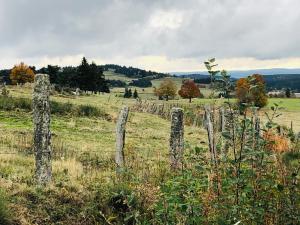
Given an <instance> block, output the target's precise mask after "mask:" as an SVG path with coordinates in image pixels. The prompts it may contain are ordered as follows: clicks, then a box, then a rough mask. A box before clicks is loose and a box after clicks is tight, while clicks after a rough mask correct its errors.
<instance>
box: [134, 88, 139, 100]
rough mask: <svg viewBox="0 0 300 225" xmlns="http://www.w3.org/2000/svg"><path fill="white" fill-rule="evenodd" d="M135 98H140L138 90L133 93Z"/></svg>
mask: <svg viewBox="0 0 300 225" xmlns="http://www.w3.org/2000/svg"><path fill="white" fill-rule="evenodd" d="M133 97H134V98H138V97H139V95H138V93H137V90H136V89H134V92H133Z"/></svg>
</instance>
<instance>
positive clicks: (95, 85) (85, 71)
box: [0, 57, 109, 92]
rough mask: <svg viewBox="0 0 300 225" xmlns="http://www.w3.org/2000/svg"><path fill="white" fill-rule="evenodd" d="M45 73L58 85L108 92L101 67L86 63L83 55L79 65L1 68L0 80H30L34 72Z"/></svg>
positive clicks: (9, 82)
mask: <svg viewBox="0 0 300 225" xmlns="http://www.w3.org/2000/svg"><path fill="white" fill-rule="evenodd" d="M37 73H46V74H48V75H49V77H50V82H51V83H52V84H56V85H57V86H60V87H70V88H80V89H81V90H83V91H93V92H109V84H108V82H107V80H105V77H104V74H103V69H102V67H101V66H97V65H96V64H95V63H93V62H92V63H88V61H87V60H86V58H85V57H83V59H82V61H81V64H80V65H79V66H66V67H59V66H53V65H48V66H47V67H42V68H40V69H36V68H35V67H30V66H27V65H25V64H24V63H20V64H19V65H16V66H14V68H13V69H12V70H1V71H0V79H1V80H0V81H2V82H5V83H7V84H18V83H19V84H22V83H25V82H32V81H33V77H34V74H37Z"/></svg>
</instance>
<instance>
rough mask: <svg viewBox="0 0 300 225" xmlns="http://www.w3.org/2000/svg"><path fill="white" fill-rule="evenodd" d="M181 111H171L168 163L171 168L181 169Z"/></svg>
mask: <svg viewBox="0 0 300 225" xmlns="http://www.w3.org/2000/svg"><path fill="white" fill-rule="evenodd" d="M183 135H184V124H183V110H182V109H181V108H173V109H172V111H171V134H170V162H171V168H172V169H177V168H180V167H182V163H183V150H184V137H183Z"/></svg>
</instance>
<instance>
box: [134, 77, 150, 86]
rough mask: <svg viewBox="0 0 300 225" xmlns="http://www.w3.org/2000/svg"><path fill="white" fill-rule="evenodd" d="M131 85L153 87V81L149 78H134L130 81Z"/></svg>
mask: <svg viewBox="0 0 300 225" xmlns="http://www.w3.org/2000/svg"><path fill="white" fill-rule="evenodd" d="M129 86H136V87H142V88H146V87H152V82H151V80H150V79H149V78H140V79H137V80H132V81H131V82H130V83H129Z"/></svg>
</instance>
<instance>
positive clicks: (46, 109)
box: [32, 74, 52, 185]
mask: <svg viewBox="0 0 300 225" xmlns="http://www.w3.org/2000/svg"><path fill="white" fill-rule="evenodd" d="M49 95H50V81H49V76H48V75H47V74H36V75H35V78H34V89H33V101H32V103H33V123H34V153H35V165H36V170H35V176H36V180H37V183H38V184H41V185H46V184H47V183H49V182H50V181H51V176H52V165H51V132H50V102H49Z"/></svg>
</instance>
